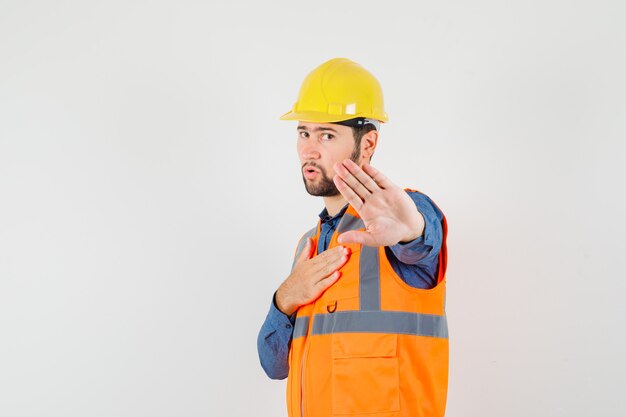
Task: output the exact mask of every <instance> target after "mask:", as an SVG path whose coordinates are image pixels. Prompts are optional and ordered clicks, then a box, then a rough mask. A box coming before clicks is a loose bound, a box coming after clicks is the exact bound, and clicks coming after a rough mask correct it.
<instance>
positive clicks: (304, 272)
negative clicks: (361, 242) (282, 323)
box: [276, 238, 350, 316]
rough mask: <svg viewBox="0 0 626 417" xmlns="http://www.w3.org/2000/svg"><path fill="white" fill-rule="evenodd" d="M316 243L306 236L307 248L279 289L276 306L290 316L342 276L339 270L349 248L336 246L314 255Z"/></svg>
mask: <svg viewBox="0 0 626 417" xmlns="http://www.w3.org/2000/svg"><path fill="white" fill-rule="evenodd" d="M313 249H314V245H313V243H312V239H311V238H307V243H306V246H305V247H304V250H303V251H302V253H301V254H300V256H299V257H298V259H297V260H296V264H295V265H294V267H293V270H292V271H291V274H290V275H289V276H288V277H287V279H286V280H285V281H284V282H283V283H282V284H281V286H280V287H279V288H278V291H276V306H277V307H278V309H279V310H280V311H282V312H283V313H285V314H286V315H288V316H290V315H291V314H293V312H294V311H296V310H297V309H298V307H300V306H301V305H305V304H309V303H310V302H312V301H314V300H316V299H317V298H319V296H320V295H321V294H322V293H323V292H324V291H325V290H326V289H327V288H328V287H330V286H331V285H333V284H334V283H335V282H337V280H338V279H339V277H340V275H341V273H340V272H339V271H338V270H339V269H340V268H341V267H342V266H343V265H344V264H345V263H346V262H347V261H348V257H349V256H350V253H349V250H348V249H347V248H345V247H343V246H336V247H334V248H332V249H329V250H326V251H324V252H322V253H321V254H320V255H319V256H316V257H314V258H312V256H313Z"/></svg>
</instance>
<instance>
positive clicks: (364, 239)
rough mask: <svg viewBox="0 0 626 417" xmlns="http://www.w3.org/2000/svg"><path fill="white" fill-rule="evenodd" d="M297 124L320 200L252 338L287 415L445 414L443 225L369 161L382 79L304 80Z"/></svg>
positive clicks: (294, 116) (303, 159) (345, 68)
mask: <svg viewBox="0 0 626 417" xmlns="http://www.w3.org/2000/svg"><path fill="white" fill-rule="evenodd" d="M281 119H283V120H297V121H298V126H297V134H298V145H297V151H298V156H299V158H300V164H301V167H302V177H303V180H304V185H305V188H306V190H307V192H308V193H309V194H311V195H315V196H320V197H322V198H323V199H324V204H325V208H324V210H323V211H322V212H321V213H320V215H319V217H320V219H319V220H318V222H317V225H316V226H315V227H314V228H312V229H311V230H309V231H308V232H307V233H305V234H304V236H303V237H302V238H301V239H300V242H299V244H298V247H297V250H296V255H295V259H294V262H293V265H292V271H291V274H290V275H289V276H288V277H287V278H286V279H285V281H284V282H283V283H282V284H281V285H280V287H279V288H278V290H277V291H276V292H275V293H274V297H273V300H272V303H271V305H270V311H269V313H268V315H267V318H266V320H265V322H264V323H263V326H262V327H261V331H260V332H259V336H258V351H259V358H260V360H261V365H262V367H263V369H264V370H265V372H266V373H267V375H268V376H269V377H270V378H273V379H284V378H285V377H289V379H288V382H287V408H288V413H289V416H290V417H305V416H306V417H321V416H332V415H343V416H351V415H352V416H356V415H359V416H360V415H365V414H366V415H367V416H368V417H377V416H380V417H382V416H420V417H435V416H437V417H440V416H443V415H444V412H445V403H446V395H447V383H448V330H447V324H446V317H445V308H444V304H445V270H446V246H445V239H446V232H447V226H446V220H445V217H444V215H443V213H442V212H441V211H440V210H439V208H438V207H437V206H436V205H435V204H434V203H433V202H432V201H431V200H430V199H429V198H428V197H427V196H426V195H424V194H422V193H420V192H417V191H415V190H410V189H406V190H405V189H402V188H400V187H398V186H397V185H395V184H394V183H393V182H391V181H390V180H389V179H388V178H386V177H385V176H384V175H383V174H382V173H381V172H380V171H378V170H377V169H376V168H374V167H372V166H371V165H370V163H369V162H370V159H371V157H372V154H373V153H374V150H375V149H376V145H377V143H378V138H379V126H380V123H381V122H386V121H387V114H386V113H385V111H384V105H383V95H382V90H381V87H380V85H379V83H378V81H377V80H376V79H375V78H374V77H373V76H372V75H371V74H370V73H369V72H368V71H367V70H365V69H364V68H363V67H361V66H360V65H358V64H356V63H355V62H352V61H350V60H348V59H344V58H336V59H332V60H330V61H327V62H325V63H323V64H322V65H320V66H319V67H317V68H316V69H314V70H313V71H312V72H311V73H310V74H309V75H308V76H307V77H306V78H305V80H304V82H303V84H302V87H301V89H300V94H299V97H298V101H297V102H296V104H295V105H294V107H293V109H292V110H291V111H290V112H288V113H286V114H285V115H283V116H282V117H281Z"/></svg>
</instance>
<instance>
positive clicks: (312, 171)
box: [302, 166, 320, 180]
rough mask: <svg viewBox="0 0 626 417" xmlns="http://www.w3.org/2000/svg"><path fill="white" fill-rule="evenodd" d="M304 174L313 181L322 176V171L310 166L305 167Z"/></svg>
mask: <svg viewBox="0 0 626 417" xmlns="http://www.w3.org/2000/svg"><path fill="white" fill-rule="evenodd" d="M302 173H303V174H304V177H305V178H307V179H310V180H312V179H313V178H315V177H317V176H318V175H319V174H320V170H319V169H317V168H313V167H311V166H308V167H304V169H303V170H302Z"/></svg>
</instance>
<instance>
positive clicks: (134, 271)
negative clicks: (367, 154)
mask: <svg viewBox="0 0 626 417" xmlns="http://www.w3.org/2000/svg"><path fill="white" fill-rule="evenodd" d="M625 23H626V6H625V4H624V2H622V1H619V0H615V1H584V2H583V1H571V0H569V1H565V0H564V1H546V0H543V1H515V2H502V1H485V0H479V1H473V2H462V1H457V2H446V1H444V2H424V1H411V2H409V1H405V2H394V1H387V2H380V1H377V2H374V1H363V0H361V1H341V2H339V1H336V2H331V1H317V2H295V1H273V2H255V1H232V2H228V3H227V2H215V1H180V0H179V1H128V0H125V1H106V2H95V1H91V2H86V1H83V2H81V1H54V2H47V1H41V0H34V1H28V0H20V1H6V0H0V416H2V417H56V416H63V417H85V416H90V417H91V416H93V417H100V416H107V417H108V416H120V417H138V416H149V417H161V416H185V417H187V416H189V417H196V416H236V417H238V416H259V417H264V416H267V417H270V416H271V417H274V416H285V415H286V411H285V381H273V380H270V379H269V378H267V377H266V376H265V374H264V373H263V371H262V369H261V367H260V365H259V361H258V356H257V351H256V337H257V333H258V330H259V328H260V326H261V324H262V322H263V320H264V318H265V315H266V314H267V311H268V309H269V305H270V301H271V296H272V293H273V292H274V290H275V289H276V288H277V287H278V285H280V283H281V282H282V281H283V280H284V279H285V278H286V276H287V275H288V273H289V269H290V266H291V260H292V255H293V252H294V249H295V245H296V243H297V240H298V239H299V237H300V236H301V234H302V233H303V232H304V231H306V230H308V229H309V228H310V227H312V226H313V225H315V222H316V221H317V214H318V213H319V212H320V211H321V209H322V208H323V201H322V200H321V199H319V198H315V197H311V196H309V195H307V194H306V192H305V190H304V187H303V184H302V178H301V174H300V172H299V163H298V158H297V155H296V150H295V142H296V130H295V129H296V123H295V122H282V121H279V120H278V117H279V116H280V115H281V114H283V113H284V112H286V111H288V110H289V109H290V107H291V105H292V104H293V102H294V101H295V99H296V95H297V91H298V89H299V87H300V83H301V81H302V79H303V78H304V76H305V75H306V74H307V73H308V72H309V71H311V70H312V69H313V68H315V67H316V66H317V65H319V64H321V63H322V62H324V61H326V60H327V59H330V58H333V57H337V56H340V57H347V58H350V59H353V60H355V61H356V62H358V63H360V64H362V65H363V66H365V67H366V68H367V69H369V70H370V71H371V72H372V73H373V74H375V76H376V77H377V78H378V79H379V80H380V82H381V84H382V86H383V90H384V93H385V100H386V107H387V111H388V113H389V116H390V121H389V123H388V124H385V125H384V126H383V129H382V132H381V137H380V141H379V146H378V149H377V151H376V154H375V156H374V159H373V161H372V164H373V165H374V166H376V167H377V168H379V169H380V170H381V171H382V172H383V173H385V174H386V175H387V176H388V177H389V178H390V179H391V180H392V181H394V182H395V183H396V184H398V185H401V186H403V187H410V188H417V189H419V190H421V191H423V192H424V193H426V194H428V195H429V196H430V197H431V198H432V199H433V200H434V201H435V202H437V204H438V205H439V206H440V207H441V209H442V210H443V211H444V213H445V214H446V216H447V218H448V222H449V227H450V232H449V241H448V244H449V270H448V282H449V284H448V299H447V300H448V301H447V311H448V321H449V329H450V342H451V359H450V389H449V395H448V412H447V416H449V417H468V416H469V417H518V416H519V417H522V416H523V417H527V416H533V417H534V416H550V417H552V416H567V417H573V416H581V417H582V416H585V417H586V416H592V415H602V416H614V417H618V416H624V415H626V402H625V401H624V396H623V392H622V391H623V382H624V375H625V374H626V364H625V361H624V351H626V336H625V335H624V329H626V308H625V306H624V305H625V299H626V283H625V281H626V276H625V275H626V274H625V273H624V267H623V264H624V257H625V249H626V245H625V243H624V242H625V238H624V236H625V233H626V227H625V221H624V215H625V213H626V207H625V204H624V196H623V194H624V179H625V178H626V170H625V168H624V162H625V157H626V76H625V74H626V29H625V27H626V25H625Z"/></svg>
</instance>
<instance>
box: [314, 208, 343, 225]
mask: <svg viewBox="0 0 626 417" xmlns="http://www.w3.org/2000/svg"><path fill="white" fill-rule="evenodd" d="M347 209H348V203H346V205H345V206H343V208H342V209H341V210H339V213H337V214H335V215H334V216H332V217H331V216H330V215H329V214H328V210H327V209H326V207H324V210H322V212H321V213H320V214H319V216H320V219H321V220H322V223H326V222H331V223H335V222H336V221H337V219H339V218H340V217H341V216H343V215H344V213H345V212H346V210H347Z"/></svg>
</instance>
